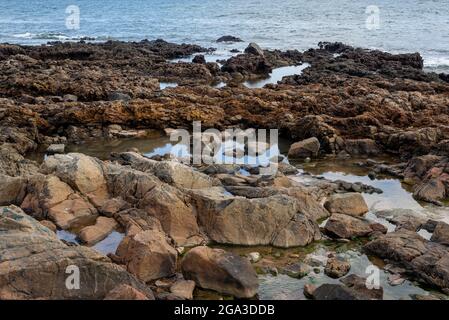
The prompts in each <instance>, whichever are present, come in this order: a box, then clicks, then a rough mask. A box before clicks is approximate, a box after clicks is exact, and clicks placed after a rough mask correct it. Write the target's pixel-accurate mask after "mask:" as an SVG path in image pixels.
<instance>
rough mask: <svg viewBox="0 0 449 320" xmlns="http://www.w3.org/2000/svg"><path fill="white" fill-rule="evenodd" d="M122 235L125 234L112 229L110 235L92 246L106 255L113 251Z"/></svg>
mask: <svg viewBox="0 0 449 320" xmlns="http://www.w3.org/2000/svg"><path fill="white" fill-rule="evenodd" d="M124 237H125V235H124V234H123V233H120V232H117V231H113V232H112V233H111V234H110V235H108V236H107V237H106V238H105V239H103V240H102V241H100V242H98V243H97V244H95V245H94V246H93V247H92V248H94V249H95V250H97V251H98V252H100V253H102V254H104V255H107V254H108V253H115V251H116V250H117V248H118V246H119V244H120V242H121V241H122V240H123V238H124Z"/></svg>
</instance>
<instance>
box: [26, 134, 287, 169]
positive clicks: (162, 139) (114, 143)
mask: <svg viewBox="0 0 449 320" xmlns="http://www.w3.org/2000/svg"><path fill="white" fill-rule="evenodd" d="M288 144H289V142H288V141H287V140H285V139H281V138H279V141H278V144H273V145H267V146H266V147H265V146H264V145H263V144H261V145H260V146H259V145H257V146H254V147H253V148H256V149H257V148H261V149H258V150H262V151H263V152H261V153H260V154H258V155H257V156H254V155H251V154H248V144H240V143H237V142H236V141H226V142H223V143H221V145H220V147H219V148H216V150H217V152H216V153H215V156H214V158H213V159H214V162H215V163H220V162H221V163H231V164H234V163H236V164H242V165H243V164H248V165H254V166H255V165H257V164H259V165H262V166H265V165H268V164H269V161H270V159H272V158H273V157H277V156H279V155H281V154H283V149H284V148H285V145H288ZM133 148H136V149H138V150H139V151H140V152H141V153H142V154H144V155H145V156H146V157H153V156H165V155H168V154H170V155H172V156H173V157H176V158H179V159H188V158H189V157H191V146H189V145H185V144H181V143H177V142H175V141H170V137H168V136H158V137H150V138H129V139H112V140H109V139H101V140H95V141H87V142H85V143H82V144H71V145H67V147H66V151H67V153H69V152H78V153H84V154H86V155H89V156H92V157H96V158H99V159H101V160H106V159H109V157H110V154H111V153H112V152H117V153H120V152H126V151H128V150H130V149H133ZM231 149H232V150H234V151H236V150H240V151H241V153H235V152H232V150H231ZM256 149H254V150H256ZM230 150H231V152H230ZM237 155H241V156H239V157H236V156H237ZM40 157H41V158H43V155H42V154H41V155H40ZM34 158H36V157H34Z"/></svg>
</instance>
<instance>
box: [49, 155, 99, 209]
mask: <svg viewBox="0 0 449 320" xmlns="http://www.w3.org/2000/svg"><path fill="white" fill-rule="evenodd" d="M43 170H44V171H45V172H46V173H54V174H55V175H56V176H58V177H59V178H60V179H61V180H62V181H64V182H66V183H67V184H68V185H70V186H71V187H72V188H73V189H75V190H77V191H79V192H81V193H82V194H83V195H85V196H88V197H90V198H91V199H92V200H93V201H95V202H96V203H98V204H100V203H101V202H102V201H104V200H106V198H108V189H107V184H106V179H105V177H104V175H103V168H102V165H101V162H100V161H99V160H97V159H95V158H92V157H89V156H86V155H84V154H81V153H69V154H63V155H54V156H50V157H48V158H47V159H46V160H45V161H44V163H43Z"/></svg>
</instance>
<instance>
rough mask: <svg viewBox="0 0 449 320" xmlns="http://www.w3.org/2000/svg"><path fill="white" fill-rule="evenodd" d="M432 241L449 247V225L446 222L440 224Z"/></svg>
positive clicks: (434, 232)
mask: <svg viewBox="0 0 449 320" xmlns="http://www.w3.org/2000/svg"><path fill="white" fill-rule="evenodd" d="M430 241H434V242H438V243H441V244H444V245H447V246H449V225H448V224H447V223H444V222H438V223H437V225H436V227H435V230H434V231H433V234H432V237H431V238H430Z"/></svg>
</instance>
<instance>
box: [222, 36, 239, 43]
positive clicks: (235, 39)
mask: <svg viewBox="0 0 449 320" xmlns="http://www.w3.org/2000/svg"><path fill="white" fill-rule="evenodd" d="M216 42H243V40H242V39H240V38H238V37H234V36H222V37H220V38H218V39H217V40H216Z"/></svg>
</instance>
